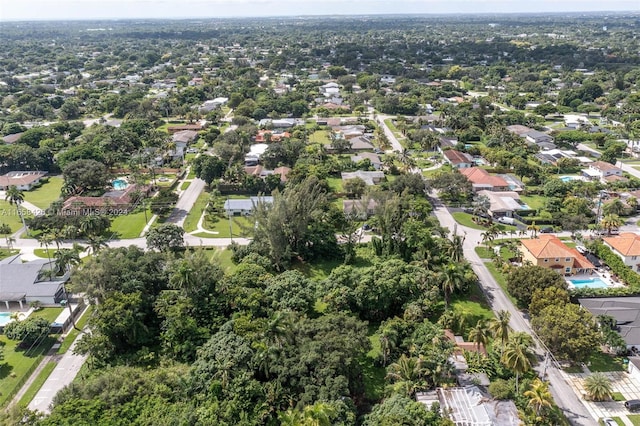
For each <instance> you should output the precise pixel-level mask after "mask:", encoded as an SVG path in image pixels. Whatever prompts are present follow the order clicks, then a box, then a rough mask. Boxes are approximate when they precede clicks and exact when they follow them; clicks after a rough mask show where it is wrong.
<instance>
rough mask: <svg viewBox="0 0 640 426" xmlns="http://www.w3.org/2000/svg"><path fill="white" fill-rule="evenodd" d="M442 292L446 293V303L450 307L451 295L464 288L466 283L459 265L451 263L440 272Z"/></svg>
mask: <svg viewBox="0 0 640 426" xmlns="http://www.w3.org/2000/svg"><path fill="white" fill-rule="evenodd" d="M440 277H441V282H440V285H441V286H442V292H443V293H444V303H445V305H446V307H447V308H448V307H449V299H450V297H451V294H452V293H453V292H454V291H455V290H457V289H459V288H461V287H462V284H463V283H464V271H463V270H462V268H460V266H459V264H458V263H450V264H448V265H445V266H444V267H443V268H442V270H441V271H440Z"/></svg>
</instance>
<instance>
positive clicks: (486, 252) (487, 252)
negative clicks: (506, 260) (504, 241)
mask: <svg viewBox="0 0 640 426" xmlns="http://www.w3.org/2000/svg"><path fill="white" fill-rule="evenodd" d="M475 250H476V253H477V254H478V256H480V258H481V259H492V258H493V254H494V253H495V251H493V250H491V249H490V248H489V247H485V246H478V247H476V248H475Z"/></svg>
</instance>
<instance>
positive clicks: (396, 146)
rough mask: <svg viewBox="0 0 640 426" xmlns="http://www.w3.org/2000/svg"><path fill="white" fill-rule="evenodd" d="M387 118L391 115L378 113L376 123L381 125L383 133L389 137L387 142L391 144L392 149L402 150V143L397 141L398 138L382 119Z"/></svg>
mask: <svg viewBox="0 0 640 426" xmlns="http://www.w3.org/2000/svg"><path fill="white" fill-rule="evenodd" d="M387 118H391V116H390V115H378V124H379V125H380V126H382V129H383V130H384V134H385V135H386V136H387V139H389V143H390V144H391V147H392V148H393V151H395V152H403V151H404V148H402V144H401V143H400V142H399V141H398V138H396V135H394V134H393V132H392V131H391V129H389V126H387V123H385V122H384V120H386V119H387Z"/></svg>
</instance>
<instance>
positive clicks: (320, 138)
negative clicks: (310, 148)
mask: <svg viewBox="0 0 640 426" xmlns="http://www.w3.org/2000/svg"><path fill="white" fill-rule="evenodd" d="M309 143H319V144H322V145H329V144H330V143H331V139H329V132H328V131H327V130H316V131H315V132H313V133H312V134H310V135H309Z"/></svg>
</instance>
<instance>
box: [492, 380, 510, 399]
mask: <svg viewBox="0 0 640 426" xmlns="http://www.w3.org/2000/svg"><path fill="white" fill-rule="evenodd" d="M514 392H515V388H514V386H513V383H511V382H510V381H509V380H503V379H496V380H494V381H493V382H491V384H490V385H489V393H490V394H491V396H493V397H494V398H495V399H500V400H506V399H512V398H513V394H514Z"/></svg>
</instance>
